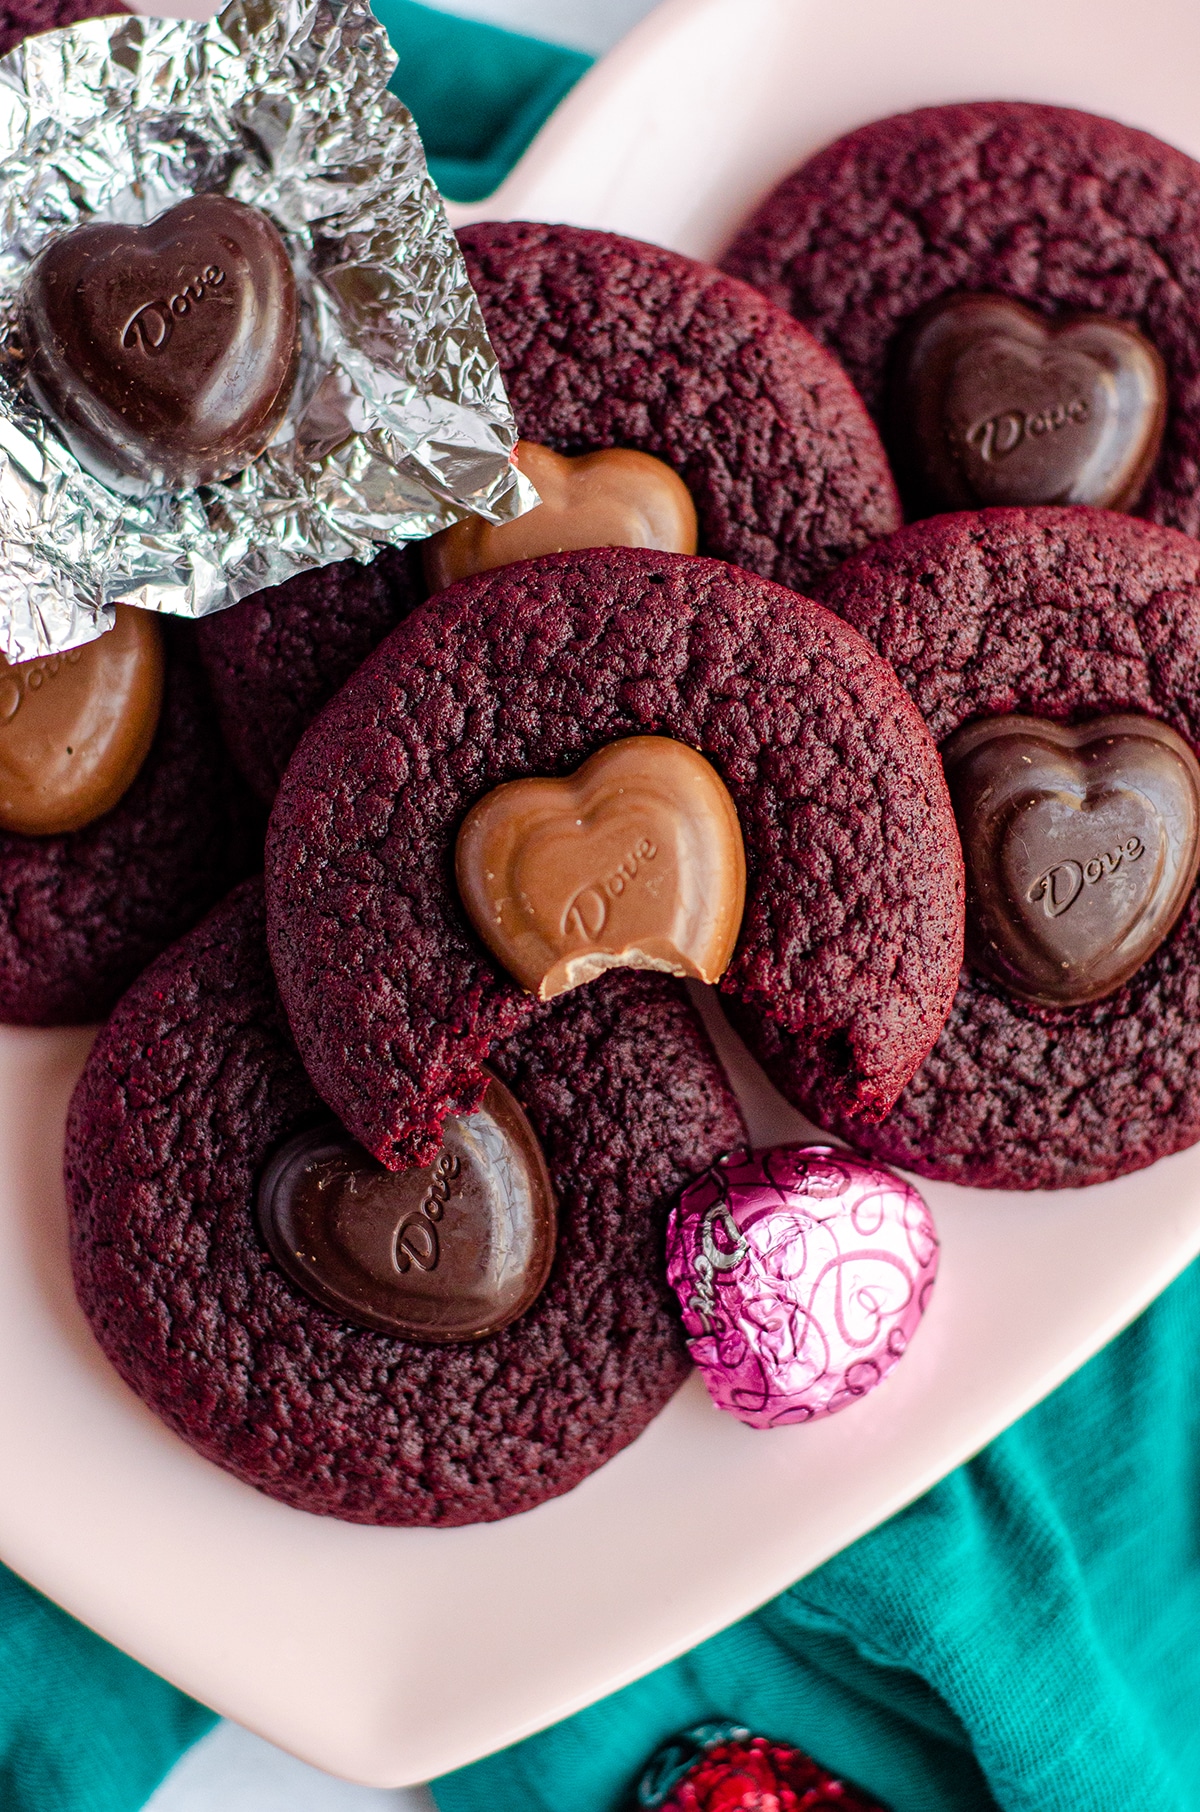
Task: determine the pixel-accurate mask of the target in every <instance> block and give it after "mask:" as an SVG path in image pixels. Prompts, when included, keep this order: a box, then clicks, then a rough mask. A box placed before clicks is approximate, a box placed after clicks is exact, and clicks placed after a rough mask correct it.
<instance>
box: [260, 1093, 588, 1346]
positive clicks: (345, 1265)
mask: <svg viewBox="0 0 1200 1812" xmlns="http://www.w3.org/2000/svg"><path fill="white" fill-rule="evenodd" d="M258 1218H259V1225H260V1227H261V1228H262V1232H263V1237H264V1239H265V1240H266V1242H267V1245H268V1246H269V1248H270V1250H271V1253H272V1255H273V1256H274V1258H275V1259H276V1261H277V1263H278V1264H279V1266H280V1267H281V1269H282V1270H284V1271H285V1272H286V1273H287V1275H288V1276H289V1277H290V1278H291V1279H292V1281H293V1282H294V1283H296V1284H298V1285H299V1286H300V1288H301V1289H302V1290H304V1291H305V1293H306V1294H307V1295H309V1296H311V1297H312V1298H313V1299H314V1300H315V1301H316V1302H319V1303H320V1304H321V1305H322V1306H323V1307H324V1308H327V1309H329V1310H331V1311H332V1312H333V1314H335V1315H340V1316H341V1317H342V1318H343V1319H344V1320H346V1321H351V1322H354V1323H355V1324H356V1325H357V1326H359V1327H364V1328H371V1329H374V1330H376V1331H378V1332H380V1333H385V1334H395V1335H399V1336H400V1337H401V1338H404V1339H407V1340H421V1341H428V1342H432V1343H445V1342H447V1341H461V1340H481V1339H482V1338H483V1337H484V1336H485V1335H487V1334H494V1333H497V1332H498V1331H499V1329H500V1328H503V1327H507V1326H508V1324H509V1322H510V1321H515V1320H516V1318H517V1316H518V1315H522V1314H524V1312H525V1310H526V1309H528V1308H529V1307H530V1306H531V1304H532V1303H534V1302H535V1301H536V1300H537V1297H538V1296H539V1294H540V1293H541V1290H542V1287H543V1285H544V1284H545V1282H546V1278H547V1276H548V1275H549V1272H550V1266H551V1263H552V1261H553V1258H554V1246H555V1232H556V1229H555V1223H556V1214H555V1205H554V1195H553V1191H552V1189H551V1185H550V1177H549V1174H548V1172H547V1170H546V1162H545V1159H544V1157H543V1156H542V1150H541V1147H540V1145H539V1144H538V1142H537V1137H536V1135H535V1134H534V1131H533V1128H532V1127H531V1126H530V1124H529V1121H528V1120H527V1119H526V1117H525V1114H524V1111H523V1110H522V1108H521V1106H520V1104H519V1102H518V1101H517V1100H516V1098H515V1096H513V1095H512V1094H511V1093H510V1092H509V1090H508V1089H506V1088H505V1087H504V1084H503V1083H502V1082H498V1081H497V1080H496V1078H495V1077H494V1076H493V1077H491V1078H490V1079H489V1081H488V1085H487V1090H486V1092H485V1094H484V1097H483V1100H482V1102H481V1103H480V1105H479V1106H478V1107H477V1108H476V1109H475V1111H474V1113H470V1114H463V1115H462V1116H461V1117H459V1116H453V1117H451V1118H448V1119H447V1120H446V1122H445V1125H444V1126H443V1128H442V1149H441V1150H440V1151H439V1153H438V1155H437V1157H436V1158H435V1159H434V1161H433V1163H432V1164H429V1165H425V1166H424V1167H423V1168H421V1169H419V1170H401V1171H392V1170H385V1169H384V1168H383V1166H382V1164H379V1163H377V1162H376V1160H375V1159H374V1158H372V1157H370V1156H369V1155H368V1154H367V1153H366V1152H365V1151H364V1150H363V1149H362V1147H361V1146H360V1145H357V1144H356V1143H355V1142H354V1140H353V1139H352V1138H351V1137H350V1135H349V1133H347V1132H346V1131H345V1130H344V1129H343V1128H342V1127H341V1126H340V1125H339V1124H338V1123H337V1122H336V1121H331V1122H327V1123H326V1124H325V1125H324V1126H318V1127H314V1128H312V1129H311V1130H310V1131H308V1132H302V1133H299V1134H298V1135H297V1136H296V1138H294V1139H290V1140H289V1141H288V1143H287V1144H286V1145H284V1146H283V1147H282V1148H281V1149H280V1150H279V1151H277V1152H276V1153H275V1156H274V1157H273V1158H272V1159H271V1160H270V1162H269V1163H268V1164H267V1167H266V1169H265V1170H264V1172H263V1175H262V1181H261V1183H260V1184H259V1190H258Z"/></svg>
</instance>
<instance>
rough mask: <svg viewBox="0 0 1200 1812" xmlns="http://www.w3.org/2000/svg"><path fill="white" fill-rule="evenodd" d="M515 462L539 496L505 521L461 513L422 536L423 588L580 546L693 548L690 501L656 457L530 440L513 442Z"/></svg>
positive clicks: (438, 588) (628, 450)
mask: <svg viewBox="0 0 1200 1812" xmlns="http://www.w3.org/2000/svg"><path fill="white" fill-rule="evenodd" d="M515 457H516V463H517V465H518V466H519V467H520V468H521V470H522V472H524V474H525V476H526V477H527V478H528V479H529V480H530V481H531V482H532V484H533V486H534V489H535V490H536V491H537V494H538V496H539V497H540V498H541V500H542V501H541V503H540V504H539V505H538V507H537V508H536V509H533V510H529V511H527V513H526V514H525V515H524V516H518V517H517V518H516V520H515V521H513V522H500V523H491V522H485V521H484V520H483V517H482V516H468V517H467V518H466V520H465V521H463V522H456V523H455V524H454V527H453V528H448V529H443V530H442V532H441V534H440V535H434V536H432V537H431V539H430V540H428V541H427V542H426V543H425V546H424V549H423V550H422V558H423V560H424V565H425V580H426V583H427V584H428V586H429V589H430V591H441V590H442V589H443V587H445V586H447V585H453V584H454V582H455V580H456V579H466V578H469V577H470V575H471V574H472V573H485V572H490V571H491V569H492V568H493V567H495V566H510V565H511V564H512V562H513V561H514V560H532V559H534V558H535V557H536V556H537V555H539V554H561V553H564V552H566V551H567V550H568V549H576V548H583V547H653V548H658V549H660V550H662V551H663V552H665V553H675V554H694V553H695V551H696V539H697V528H696V506H695V504H694V503H693V502H692V499H691V493H690V492H689V491H688V488H687V486H686V485H685V484H684V482H683V480H682V478H680V477H679V476H678V474H677V473H675V472H673V471H672V470H671V468H670V466H668V465H664V464H663V462H662V460H661V459H655V458H654V457H653V456H652V455H651V454H649V453H636V452H634V451H633V449H632V448H630V447H611V448H609V449H608V451H607V452H603V453H582V454H580V455H579V457H578V458H576V459H567V458H564V457H563V455H562V454H560V453H554V452H552V451H551V449H550V448H549V447H540V446H538V444H537V443H536V441H530V440H522V441H518V442H517V451H516V456H515Z"/></svg>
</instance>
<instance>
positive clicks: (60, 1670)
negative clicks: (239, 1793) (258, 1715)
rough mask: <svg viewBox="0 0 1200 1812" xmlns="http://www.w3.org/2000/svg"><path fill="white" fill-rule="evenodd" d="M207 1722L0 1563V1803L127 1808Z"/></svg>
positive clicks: (79, 1810) (8, 1811)
mask: <svg viewBox="0 0 1200 1812" xmlns="http://www.w3.org/2000/svg"><path fill="white" fill-rule="evenodd" d="M215 1721H216V1719H215V1715H214V1713H213V1712H211V1711H206V1710H205V1709H204V1707H203V1706H202V1705H197V1704H195V1703H194V1701H193V1700H191V1699H188V1698H185V1697H184V1695H183V1694H182V1693H181V1692H176V1690H175V1688H174V1687H173V1686H168V1685H167V1683H166V1681H165V1680H160V1679H158V1678H157V1676H156V1675H154V1674H152V1673H148V1672H147V1670H146V1669H145V1668H144V1667H139V1666H138V1664H137V1662H136V1661H131V1660H130V1659H129V1657H128V1656H127V1655H123V1654H121V1652H120V1650H119V1649H115V1648H113V1647H111V1646H110V1644H109V1643H107V1642H104V1641H102V1640H101V1638H100V1637H99V1636H94V1635H93V1634H92V1632H91V1630H87V1629H85V1628H84V1627H83V1625H82V1624H81V1623H76V1622H75V1620H74V1618H72V1617H68V1616H66V1614H65V1613H64V1612H62V1611H60V1610H58V1609H57V1607H56V1606H55V1605H52V1604H51V1603H50V1602H49V1600H48V1599H45V1598H43V1597H42V1596H41V1594H40V1593H39V1592H35V1591H34V1590H33V1588H32V1587H31V1586H27V1585H25V1584H24V1582H23V1581H22V1580H20V1579H17V1578H16V1576H15V1575H14V1574H12V1573H10V1572H8V1571H7V1569H5V1568H3V1567H0V1807H3V1809H4V1812H137V1808H138V1807H139V1806H141V1805H143V1804H144V1803H145V1801H146V1800H147V1799H148V1798H149V1797H150V1795H151V1794H152V1793H153V1791H154V1789H155V1787H157V1786H158V1783H159V1782H160V1781H161V1780H162V1778H163V1775H164V1774H166V1772H167V1770H168V1769H169V1768H171V1767H172V1766H173V1765H174V1763H175V1762H176V1761H177V1760H178V1758H179V1756H180V1755H181V1754H182V1752H183V1751H184V1750H185V1749H186V1748H187V1747H188V1745H189V1744H190V1743H194V1742H195V1740H196V1738H197V1737H199V1736H203V1734H204V1732H205V1731H206V1730H207V1729H208V1728H209V1726H210V1725H211V1724H213V1723H215Z"/></svg>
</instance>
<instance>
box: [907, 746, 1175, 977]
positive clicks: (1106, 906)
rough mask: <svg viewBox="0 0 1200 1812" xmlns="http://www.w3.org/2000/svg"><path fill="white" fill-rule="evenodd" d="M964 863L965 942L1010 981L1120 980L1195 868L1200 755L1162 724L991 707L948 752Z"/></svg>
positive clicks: (1151, 945)
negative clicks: (998, 711) (1050, 717)
mask: <svg viewBox="0 0 1200 1812" xmlns="http://www.w3.org/2000/svg"><path fill="white" fill-rule="evenodd" d="M942 759H943V762H944V764H945V769H946V779H947V781H948V783H949V787H950V797H951V799H952V800H953V802H954V810H955V815H956V817H957V819H958V827H959V831H960V833H961V836H962V842H963V854H964V857H965V859H966V869H967V955H968V958H969V960H970V961H971V962H972V963H973V964H974V966H975V967H976V968H977V969H980V970H982V971H983V972H984V973H985V974H987V975H990V976H992V977H993V978H994V979H995V980H996V981H1000V982H1003V983H1004V984H1005V986H1006V987H1008V988H1010V989H1011V990H1012V992H1013V993H1014V994H1019V995H1022V996H1023V997H1024V998H1025V999H1027V1000H1032V1001H1036V1002H1038V1003H1039V1004H1040V1005H1043V1006H1062V1007H1068V1006H1080V1005H1082V1004H1083V1003H1084V1002H1086V1001H1090V1000H1099V999H1101V998H1102V997H1103V996H1104V995H1106V994H1111V993H1112V992H1113V991H1114V989H1116V988H1119V987H1121V985H1122V984H1123V983H1124V982H1127V981H1128V980H1129V978H1130V976H1131V975H1133V974H1134V972H1135V971H1136V970H1137V969H1139V968H1140V967H1141V965H1142V964H1143V963H1144V962H1145V961H1146V959H1147V957H1149V956H1151V955H1152V954H1153V953H1154V951H1155V950H1157V949H1158V946H1159V945H1160V944H1161V943H1162V941H1163V939H1164V938H1165V937H1166V936H1167V934H1168V933H1169V932H1170V930H1171V928H1172V926H1173V925H1174V924H1175V921H1176V920H1177V919H1178V917H1179V914H1180V913H1181V912H1182V910H1183V907H1184V904H1185V902H1186V900H1187V897H1188V894H1189V893H1190V892H1191V889H1192V885H1193V883H1194V882H1195V879H1196V872H1197V868H1198V867H1200V763H1197V760H1196V757H1195V756H1194V755H1193V753H1192V751H1191V749H1190V748H1189V747H1188V745H1187V744H1186V743H1185V742H1184V741H1183V739H1182V737H1180V736H1177V735H1176V733H1175V731H1174V730H1172V729H1170V728H1169V727H1168V726H1167V725H1166V724H1161V723H1157V722H1155V720H1154V719H1153V718H1148V717H1139V716H1136V715H1133V714H1132V713H1129V714H1124V713H1123V714H1121V715H1120V716H1113V717H1101V718H1097V719H1095V720H1094V721H1093V722H1092V723H1086V724H1079V725H1076V726H1068V725H1065V724H1055V723H1049V722H1044V721H1043V720H1042V719H1040V718H1036V717H989V718H984V719H982V720H981V721H980V722H978V723H974V724H969V725H968V726H967V727H966V728H965V729H963V730H959V731H958V732H957V733H956V734H955V735H954V736H952V737H951V738H950V740H949V742H948V743H947V744H946V747H945V748H944V750H943V751H942Z"/></svg>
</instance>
